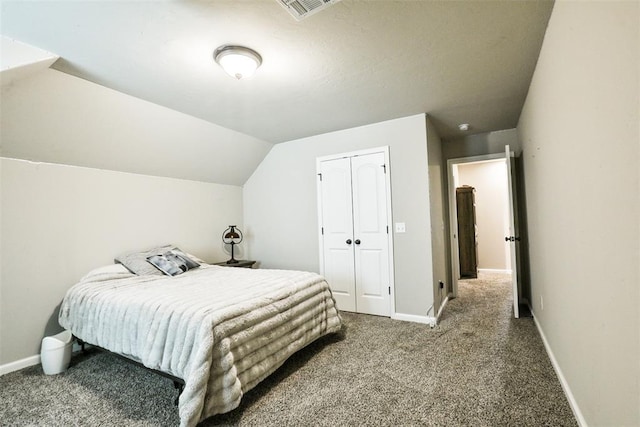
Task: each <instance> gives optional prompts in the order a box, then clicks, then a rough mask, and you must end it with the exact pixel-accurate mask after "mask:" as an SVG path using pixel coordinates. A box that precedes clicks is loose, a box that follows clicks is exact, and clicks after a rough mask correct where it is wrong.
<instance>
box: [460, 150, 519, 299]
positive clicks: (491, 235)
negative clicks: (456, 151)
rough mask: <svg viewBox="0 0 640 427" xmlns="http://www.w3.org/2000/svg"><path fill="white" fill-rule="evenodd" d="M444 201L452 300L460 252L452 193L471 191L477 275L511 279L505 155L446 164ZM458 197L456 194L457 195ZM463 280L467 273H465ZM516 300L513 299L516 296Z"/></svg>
mask: <svg viewBox="0 0 640 427" xmlns="http://www.w3.org/2000/svg"><path fill="white" fill-rule="evenodd" d="M447 163H448V165H447V166H448V175H449V180H448V185H449V191H448V200H449V216H450V230H449V232H450V239H451V240H450V241H451V266H452V290H451V291H452V292H451V293H452V296H453V297H456V296H457V294H458V281H459V280H461V263H460V255H461V252H460V251H461V248H463V249H464V248H465V245H464V242H462V241H460V240H459V239H460V238H462V237H464V235H459V233H458V232H459V228H458V208H457V203H456V199H457V197H456V189H466V190H469V188H471V189H472V191H473V196H474V197H473V200H474V203H475V206H474V212H475V225H476V232H475V236H474V238H475V244H477V271H479V272H480V273H482V274H499V275H511V273H512V265H514V261H513V260H512V257H511V252H510V246H509V244H510V243H509V242H506V241H505V236H509V235H510V234H511V232H510V228H509V224H510V215H511V214H510V210H509V205H510V196H509V186H510V181H509V179H508V177H509V175H508V174H509V171H508V165H507V159H506V158H505V154H492V155H485V156H476V157H467V158H459V159H450V160H448V162H447ZM458 193H459V191H458ZM465 275H466V276H467V277H469V276H468V273H467V272H465ZM516 298H517V296H516Z"/></svg>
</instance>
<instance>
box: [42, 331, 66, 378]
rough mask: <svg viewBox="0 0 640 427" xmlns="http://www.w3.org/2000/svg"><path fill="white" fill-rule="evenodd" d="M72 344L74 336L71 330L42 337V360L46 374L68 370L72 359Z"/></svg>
mask: <svg viewBox="0 0 640 427" xmlns="http://www.w3.org/2000/svg"><path fill="white" fill-rule="evenodd" d="M72 344H73V336H72V335H71V332H69V331H62V332H60V333H59V334H57V335H53V336H51V337H44V338H43V339H42V349H41V350H40V361H41V362H42V370H43V371H44V373H45V374H47V375H55V374H59V373H61V372H64V371H66V370H67V368H68V367H69V362H70V361H71V345H72Z"/></svg>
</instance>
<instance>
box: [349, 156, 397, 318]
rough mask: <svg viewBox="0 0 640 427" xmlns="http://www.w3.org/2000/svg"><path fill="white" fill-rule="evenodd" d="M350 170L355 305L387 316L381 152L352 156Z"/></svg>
mask: <svg viewBox="0 0 640 427" xmlns="http://www.w3.org/2000/svg"><path fill="white" fill-rule="evenodd" d="M351 170H352V186H353V189H352V191H353V237H354V250H355V254H354V255H355V269H356V276H355V277H356V307H357V309H358V312H360V313H367V314H377V315H382V316H389V315H390V297H389V285H390V278H389V272H390V271H389V246H388V245H389V241H388V239H389V234H388V229H387V228H388V227H387V226H388V223H387V187H386V180H385V171H386V166H385V156H384V153H373V154H367V155H363V156H356V157H352V158H351ZM357 242H359V244H357Z"/></svg>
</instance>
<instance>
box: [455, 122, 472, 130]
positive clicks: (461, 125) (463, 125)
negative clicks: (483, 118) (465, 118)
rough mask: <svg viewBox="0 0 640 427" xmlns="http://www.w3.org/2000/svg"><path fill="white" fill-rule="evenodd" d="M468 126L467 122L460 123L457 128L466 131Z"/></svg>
mask: <svg viewBox="0 0 640 427" xmlns="http://www.w3.org/2000/svg"><path fill="white" fill-rule="evenodd" d="M469 128H470V126H469V123H461V124H459V125H458V129H460V130H461V131H463V132H466V131H468V130H469Z"/></svg>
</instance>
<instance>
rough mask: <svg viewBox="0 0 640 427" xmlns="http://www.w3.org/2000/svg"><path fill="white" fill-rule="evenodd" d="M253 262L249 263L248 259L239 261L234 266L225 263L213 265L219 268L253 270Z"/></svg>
mask: <svg viewBox="0 0 640 427" xmlns="http://www.w3.org/2000/svg"><path fill="white" fill-rule="evenodd" d="M255 263H256V262H255V261H251V260H248V259H239V260H238V262H236V263H235V264H227V262H226V261H223V262H216V263H215V264H213V265H219V266H221V267H241V268H253V264H255Z"/></svg>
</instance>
